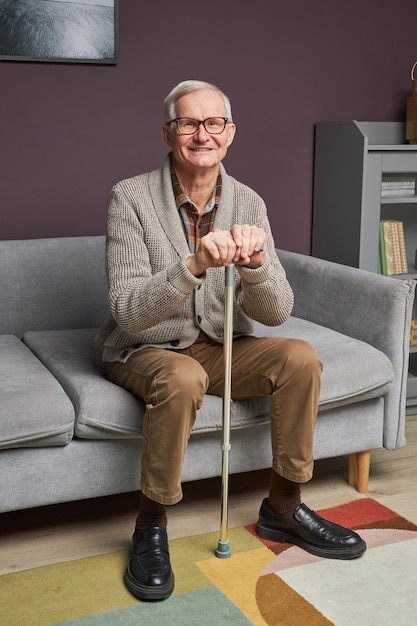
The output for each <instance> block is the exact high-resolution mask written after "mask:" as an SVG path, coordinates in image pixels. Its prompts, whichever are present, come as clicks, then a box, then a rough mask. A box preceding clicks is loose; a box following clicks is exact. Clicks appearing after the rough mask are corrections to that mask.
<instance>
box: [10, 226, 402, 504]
mask: <svg viewBox="0 0 417 626" xmlns="http://www.w3.org/2000/svg"><path fill="white" fill-rule="evenodd" d="M104 246H105V240H104V237H72V238H58V239H40V240H28V241H2V242H0V511H1V512H3V511H11V510H17V509H23V508H29V507H35V506H41V505H47V504H52V503H58V502H65V501H71V500H80V499H84V498H92V497H97V496H104V495H110V494H116V493H122V492H128V491H134V490H137V489H139V487H140V472H139V466H140V454H141V426H142V416H143V412H144V405H143V403H142V402H141V401H139V400H137V399H136V398H134V397H133V396H132V395H131V394H129V393H128V392H126V391H125V390H123V389H120V388H119V387H117V386H115V385H113V384H112V383H110V382H108V381H107V380H106V379H105V378H104V376H103V369H102V364H101V354H100V349H99V347H98V346H97V345H96V344H95V341H94V337H95V335H96V332H97V328H98V327H99V326H100V325H101V324H102V323H103V322H104V321H105V320H106V318H107V314H108V308H107V293H106V279H105V273H104ZM280 258H281V260H282V262H283V265H284V267H285V269H286V271H287V275H288V277H289V280H290V282H291V284H292V286H293V289H294V292H295V307H294V311H293V316H292V317H291V319H290V320H289V321H287V322H286V323H285V324H284V325H282V326H281V327H278V328H265V327H262V326H260V325H256V329H255V330H256V334H275V333H276V334H280V335H285V336H293V337H301V338H304V339H306V340H308V341H309V342H310V343H311V344H312V345H313V346H314V347H315V348H316V349H317V351H318V353H319V355H320V357H321V359H322V362H323V364H324V371H323V382H322V391H321V399H320V412H319V416H318V421H317V428H316V434H315V444H314V447H315V457H316V458H317V459H319V458H327V457H334V456H339V455H348V457H349V459H350V462H349V482H351V483H352V484H353V483H357V487H358V489H359V490H360V491H366V489H367V477H368V469H369V456H370V451H371V450H372V449H375V448H379V447H381V446H384V447H386V448H388V449H395V448H398V447H401V446H403V445H404V444H405V440H404V420H405V388H406V387H405V386H406V377H407V362H408V342H409V327H410V318H411V309H412V302H413V292H414V283H413V282H411V281H400V280H396V279H391V278H387V277H382V276H377V275H374V274H371V273H368V272H364V271H360V270H357V269H353V268H348V267H344V266H341V265H337V264H334V263H329V262H326V261H322V260H319V259H315V258H311V257H308V256H304V255H300V254H295V253H290V252H284V251H282V252H280ZM268 407H269V399H268V398H260V399H256V400H253V401H250V402H235V403H233V404H232V411H231V414H232V429H233V430H232V437H231V441H232V450H231V453H230V469H231V472H234V473H235V472H244V471H249V470H255V469H261V468H265V467H269V466H270V463H271V450H270V435H269V418H268ZM221 414H222V401H221V399H220V398H216V397H212V396H206V398H205V400H204V403H203V406H202V408H201V410H200V411H199V417H198V419H197V423H196V426H195V428H194V431H193V434H192V436H191V440H190V444H189V447H188V451H187V456H186V460H185V465H184V472H183V480H184V481H189V480H196V479H201V478H208V477H212V476H216V475H219V474H220V468H221V448H220V444H221V432H220V430H221Z"/></svg>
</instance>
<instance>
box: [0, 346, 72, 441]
mask: <svg viewBox="0 0 417 626" xmlns="http://www.w3.org/2000/svg"><path fill="white" fill-rule="evenodd" d="M0 355H1V359H0V397H1V402H0V449H6V448H20V447H34V446H58V445H66V444H67V443H69V442H70V441H71V439H72V436H73V430H74V407H73V405H72V403H71V402H70V400H69V398H68V396H67V395H66V393H65V392H64V390H63V389H62V387H61V385H60V384H59V383H58V381H57V380H56V379H55V378H54V377H53V376H52V375H51V373H50V372H49V371H48V370H47V368H46V367H45V366H44V365H43V364H42V363H41V362H40V361H39V359H37V358H36V356H35V355H34V354H33V353H32V352H31V351H30V350H29V349H28V348H27V347H26V346H25V345H24V344H23V343H22V342H21V341H20V339H18V337H15V336H14V335H0Z"/></svg>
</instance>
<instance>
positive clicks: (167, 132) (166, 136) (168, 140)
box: [162, 124, 171, 148]
mask: <svg viewBox="0 0 417 626" xmlns="http://www.w3.org/2000/svg"><path fill="white" fill-rule="evenodd" d="M162 136H163V138H164V141H165V143H166V144H167V146H169V147H170V148H171V133H170V130H169V126H168V124H164V125H163V126H162Z"/></svg>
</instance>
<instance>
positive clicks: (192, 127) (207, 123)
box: [167, 117, 228, 135]
mask: <svg viewBox="0 0 417 626" xmlns="http://www.w3.org/2000/svg"><path fill="white" fill-rule="evenodd" d="M172 122H175V123H176V125H177V129H178V132H179V133H180V135H194V133H196V132H197V131H198V129H199V128H200V124H202V125H203V126H204V128H205V130H206V131H207V132H208V133H209V134H210V135H220V134H221V133H222V132H223V131H224V129H225V128H226V124H227V122H228V118H227V117H208V118H207V119H206V120H201V121H200V120H194V119H193V118H192V117H176V118H175V120H170V121H169V122H167V124H172Z"/></svg>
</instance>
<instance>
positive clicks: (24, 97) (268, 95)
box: [0, 0, 417, 253]
mask: <svg viewBox="0 0 417 626" xmlns="http://www.w3.org/2000/svg"><path fill="white" fill-rule="evenodd" d="M145 5H147V6H145ZM415 8H416V5H415V0H399V1H398V2H391V1H388V0H362V1H361V2H347V1H346V0H333V1H331V0H314V2H313V0H257V2H254V1H253V0H211V2H210V3H209V4H207V3H196V2H194V0H180V1H179V2H177V3H172V2H168V0H152V2H147V3H146V2H145V1H144V0H143V1H141V2H138V0H120V60H119V64H118V65H117V66H100V65H82V64H79V65H71V64H55V63H23V62H8V61H0V86H1V87H0V89H1V96H0V191H1V218H0V239H25V238H32V237H33V238H35V237H56V236H70V235H89V234H102V233H104V232H105V221H106V210H107V201H108V196H109V192H110V188H111V186H112V185H113V184H114V183H115V182H117V181H118V180H120V179H121V178H125V177H127V176H131V175H133V174H136V173H140V172H143V171H147V170H149V169H153V168H155V167H158V166H159V165H160V163H161V161H162V159H163V157H164V155H165V152H166V151H165V146H164V144H163V141H162V135H161V131H160V127H161V124H162V100H163V98H164V97H165V95H166V94H167V93H168V91H169V90H170V89H171V88H172V87H173V86H174V85H175V84H176V83H177V82H179V81H180V80H183V79H187V78H199V79H202V80H208V81H211V82H214V83H216V84H218V85H219V86H220V87H221V88H223V89H224V91H225V92H226V93H227V94H228V95H229V96H230V98H231V100H232V105H233V111H234V118H235V121H236V123H237V126H238V132H237V136H236V139H235V142H234V144H233V146H232V147H231V149H230V152H229V155H228V157H227V159H226V163H225V164H226V167H227V169H228V172H229V173H230V174H232V175H233V176H235V177H236V178H238V179H240V180H242V181H243V182H245V183H247V184H248V185H250V186H252V187H253V188H254V189H256V190H257V191H258V193H260V194H261V195H262V196H263V197H264V199H265V200H266V202H267V204H268V207H269V213H270V219H271V223H272V226H273V230H274V235H275V238H276V243H277V245H278V246H279V247H283V248H287V249H289V250H294V251H298V252H304V253H309V252H310V235H311V211H312V177H313V147H314V123H315V122H316V121H318V120H326V119H357V120H376V121H397V120H403V119H404V116H405V98H406V95H407V93H408V92H409V91H410V88H411V81H410V69H411V67H412V65H413V63H414V61H415V60H417V41H416V34H415V20H414V19H412V17H413V18H414V16H415ZM216 22H217V25H216Z"/></svg>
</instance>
